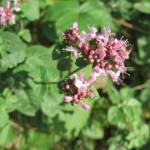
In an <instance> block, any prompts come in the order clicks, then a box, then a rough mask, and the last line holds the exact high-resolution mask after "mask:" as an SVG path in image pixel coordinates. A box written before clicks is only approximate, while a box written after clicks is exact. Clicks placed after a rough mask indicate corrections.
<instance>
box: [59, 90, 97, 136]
mask: <svg viewBox="0 0 150 150" xmlns="http://www.w3.org/2000/svg"><path fill="white" fill-rule="evenodd" d="M93 90H94V93H95V94H96V95H95V98H94V99H86V100H85V101H86V103H88V104H89V105H90V106H91V108H90V109H89V110H84V109H83V108H82V107H81V106H80V105H77V106H72V109H70V110H69V112H68V113H59V118H60V120H61V121H63V122H64V123H65V129H66V132H65V133H64V135H65V137H67V138H69V137H72V136H77V135H78V134H79V132H80V131H81V129H82V128H83V127H84V126H85V125H86V124H87V121H88V119H89V117H90V114H91V111H92V107H93V104H94V102H95V101H96V99H99V95H98V93H97V90H96V89H93ZM66 105H69V104H66ZM66 111H67V110H66Z"/></svg>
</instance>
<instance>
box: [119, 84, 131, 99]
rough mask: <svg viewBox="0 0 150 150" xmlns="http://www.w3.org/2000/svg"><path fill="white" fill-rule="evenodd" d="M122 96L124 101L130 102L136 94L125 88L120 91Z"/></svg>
mask: <svg viewBox="0 0 150 150" xmlns="http://www.w3.org/2000/svg"><path fill="white" fill-rule="evenodd" d="M120 96H121V99H122V100H123V101H128V100H130V98H132V97H134V93H133V90H132V89H131V88H129V87H125V88H122V89H121V90H120Z"/></svg>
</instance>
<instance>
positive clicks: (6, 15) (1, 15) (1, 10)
mask: <svg viewBox="0 0 150 150" xmlns="http://www.w3.org/2000/svg"><path fill="white" fill-rule="evenodd" d="M19 11H20V7H19V2H18V0H14V6H13V7H11V2H10V0H7V1H6V6H5V7H0V26H4V25H6V24H7V23H9V24H15V21H16V17H15V12H19Z"/></svg>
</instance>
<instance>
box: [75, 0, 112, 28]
mask: <svg viewBox="0 0 150 150" xmlns="http://www.w3.org/2000/svg"><path fill="white" fill-rule="evenodd" d="M104 16H105V17H104ZM78 22H79V25H80V29H81V30H83V29H85V27H87V26H91V25H95V26H100V27H104V26H112V18H111V15H110V13H109V10H107V8H106V7H105V5H104V4H103V3H102V2H100V1H98V0H95V1H93V0H90V1H87V2H85V3H84V4H83V5H81V7H80V11H79V16H78Z"/></svg>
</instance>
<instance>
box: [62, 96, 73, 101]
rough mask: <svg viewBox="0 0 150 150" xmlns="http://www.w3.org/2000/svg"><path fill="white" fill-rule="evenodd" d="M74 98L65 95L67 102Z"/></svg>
mask: <svg viewBox="0 0 150 150" xmlns="http://www.w3.org/2000/svg"><path fill="white" fill-rule="evenodd" d="M72 100H73V97H72V96H65V97H64V101H65V102H71V101H72Z"/></svg>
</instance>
